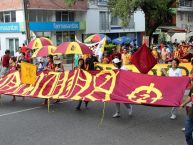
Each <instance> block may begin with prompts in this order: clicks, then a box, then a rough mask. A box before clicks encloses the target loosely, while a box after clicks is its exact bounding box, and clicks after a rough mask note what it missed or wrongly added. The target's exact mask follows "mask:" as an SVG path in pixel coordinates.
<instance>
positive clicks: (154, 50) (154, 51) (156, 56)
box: [151, 46, 159, 60]
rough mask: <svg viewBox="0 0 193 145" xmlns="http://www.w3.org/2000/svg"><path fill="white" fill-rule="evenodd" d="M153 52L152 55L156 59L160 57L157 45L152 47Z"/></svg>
mask: <svg viewBox="0 0 193 145" xmlns="http://www.w3.org/2000/svg"><path fill="white" fill-rule="evenodd" d="M151 53H152V55H153V56H154V57H155V59H156V60H158V59H159V55H158V52H157V47H155V46H154V47H153V48H152V52H151Z"/></svg>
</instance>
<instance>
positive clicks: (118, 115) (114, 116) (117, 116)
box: [112, 113, 120, 118]
mask: <svg viewBox="0 0 193 145" xmlns="http://www.w3.org/2000/svg"><path fill="white" fill-rule="evenodd" d="M112 117H113V118H119V117H120V114H119V113H115V114H114V115H113V116H112Z"/></svg>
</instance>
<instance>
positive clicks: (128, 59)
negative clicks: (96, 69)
mask: <svg viewBox="0 0 193 145" xmlns="http://www.w3.org/2000/svg"><path fill="white" fill-rule="evenodd" d="M121 60H122V65H128V64H130V63H131V55H130V54H129V53H128V52H127V49H126V48H124V49H123V53H122V55H121Z"/></svg>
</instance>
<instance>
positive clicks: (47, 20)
mask: <svg viewBox="0 0 193 145" xmlns="http://www.w3.org/2000/svg"><path fill="white" fill-rule="evenodd" d="M25 1H26V3H27V5H26V6H27V7H26V9H24V0H14V1H13V0H1V3H0V22H1V23H0V52H1V53H0V56H2V55H3V54H4V52H5V50H6V49H9V50H10V51H11V54H12V55H14V53H15V52H16V50H17V49H18V48H19V46H22V44H23V43H26V40H27V35H26V32H27V31H26V30H27V29H26V25H25V22H26V21H27V22H29V23H28V26H29V30H30V34H35V35H36V36H37V37H40V36H44V37H48V38H50V39H51V40H52V41H53V43H54V45H58V44H60V43H61V42H64V41H73V40H74V38H75V35H76V36H78V37H81V36H82V33H84V31H85V29H86V22H85V15H86V11H87V1H86V0H78V1H77V2H76V3H75V4H74V5H73V6H68V5H67V4H65V2H64V0H25ZM25 10H26V11H25ZM25 14H26V15H25ZM25 16H26V17H25ZM25 20H26V21H25ZM31 36H32V35H31Z"/></svg>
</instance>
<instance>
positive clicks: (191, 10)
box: [176, 0, 193, 39]
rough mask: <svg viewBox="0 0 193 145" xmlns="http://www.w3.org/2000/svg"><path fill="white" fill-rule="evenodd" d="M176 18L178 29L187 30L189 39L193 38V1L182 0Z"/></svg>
mask: <svg viewBox="0 0 193 145" xmlns="http://www.w3.org/2000/svg"><path fill="white" fill-rule="evenodd" d="M176 17H177V20H176V21H177V22H176V25H177V27H179V28H183V29H186V31H187V35H186V36H187V37H189V36H191V35H192V36H193V34H191V33H190V32H192V31H193V0H180V1H179V7H178V9H177V16H176ZM187 39H188V38H187Z"/></svg>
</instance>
